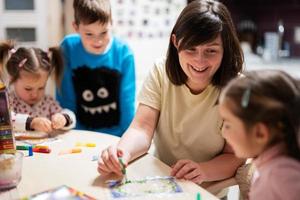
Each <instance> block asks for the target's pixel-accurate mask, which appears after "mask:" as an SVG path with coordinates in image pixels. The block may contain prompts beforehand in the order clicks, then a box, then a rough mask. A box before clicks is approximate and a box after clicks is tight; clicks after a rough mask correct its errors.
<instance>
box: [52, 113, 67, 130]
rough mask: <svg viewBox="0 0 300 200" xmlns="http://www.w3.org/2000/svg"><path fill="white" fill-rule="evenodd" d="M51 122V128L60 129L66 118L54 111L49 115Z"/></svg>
mask: <svg viewBox="0 0 300 200" xmlns="http://www.w3.org/2000/svg"><path fill="white" fill-rule="evenodd" d="M51 122H52V128H53V129H61V128H63V127H64V126H65V125H66V123H67V120H66V118H65V116H64V115H63V114H61V113H56V114H54V115H52V116H51Z"/></svg>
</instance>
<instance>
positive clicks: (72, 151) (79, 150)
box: [59, 148, 81, 155]
mask: <svg viewBox="0 0 300 200" xmlns="http://www.w3.org/2000/svg"><path fill="white" fill-rule="evenodd" d="M72 153H81V149H80V148H73V149H69V150H62V151H61V152H59V155H63V154H72Z"/></svg>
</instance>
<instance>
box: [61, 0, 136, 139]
mask: <svg viewBox="0 0 300 200" xmlns="http://www.w3.org/2000/svg"><path fill="white" fill-rule="evenodd" d="M73 7H74V14H75V21H74V22H73V27H74V29H75V31H76V32H77V33H78V34H72V35H68V36H66V37H65V38H64V39H63V41H62V44H61V47H62V50H63V53H64V58H65V72H64V76H63V80H62V84H61V85H62V86H61V88H60V89H58V90H57V93H56V94H57V100H58V101H59V102H60V104H61V106H62V107H63V108H68V109H70V110H72V111H74V112H75V114H76V118H77V122H78V123H77V126H76V129H85V130H92V131H98V132H104V133H108V134H112V135H116V136H121V135H122V134H123V133H124V131H125V130H126V129H127V127H128V126H129V124H130V122H131V120H132V118H133V115H134V105H135V66H134V65H135V64H134V57H133V53H132V51H131V50H130V49H129V47H128V46H127V45H126V44H125V43H124V42H122V41H121V40H119V39H117V38H116V37H114V36H112V35H111V28H112V18H111V7H110V2H109V0H74V3H73Z"/></svg>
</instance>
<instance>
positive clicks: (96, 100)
mask: <svg viewBox="0 0 300 200" xmlns="http://www.w3.org/2000/svg"><path fill="white" fill-rule="evenodd" d="M120 76H121V75H120V73H119V71H117V70H112V69H109V68H108V67H105V66H99V67H97V68H95V69H91V68H90V67H87V66H81V67H78V68H76V69H74V70H73V82H74V87H75V92H76V99H77V113H76V115H77V117H78V119H79V121H80V122H81V123H82V124H84V125H85V126H87V127H91V128H107V127H112V126H115V125H118V123H119V120H120V109H119V86H120ZM87 80H88V81H87Z"/></svg>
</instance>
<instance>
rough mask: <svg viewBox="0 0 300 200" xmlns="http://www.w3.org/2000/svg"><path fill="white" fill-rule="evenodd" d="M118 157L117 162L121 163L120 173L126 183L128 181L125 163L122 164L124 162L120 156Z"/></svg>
mask: <svg viewBox="0 0 300 200" xmlns="http://www.w3.org/2000/svg"><path fill="white" fill-rule="evenodd" d="M118 159H119V162H120V163H121V165H122V174H123V175H124V178H125V183H127V182H128V179H127V174H126V166H125V164H124V162H123V159H122V157H119V158H118Z"/></svg>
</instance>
